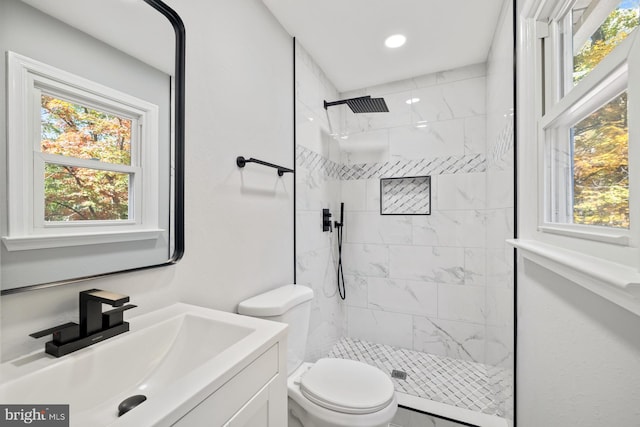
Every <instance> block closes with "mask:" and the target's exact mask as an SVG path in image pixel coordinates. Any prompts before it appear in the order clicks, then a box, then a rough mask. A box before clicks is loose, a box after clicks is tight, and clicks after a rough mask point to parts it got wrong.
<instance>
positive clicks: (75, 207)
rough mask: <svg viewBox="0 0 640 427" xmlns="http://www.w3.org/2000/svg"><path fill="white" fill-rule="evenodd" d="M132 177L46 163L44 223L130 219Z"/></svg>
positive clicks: (118, 173) (125, 174)
mask: <svg viewBox="0 0 640 427" xmlns="http://www.w3.org/2000/svg"><path fill="white" fill-rule="evenodd" d="M129 186H130V179H129V174H127V173H120V172H112V171H103V170H97V169H88V168H79V167H73V166H63V165H57V164H52V163H46V164H45V178H44V219H45V221H56V222H57V221H88V220H126V219H129Z"/></svg>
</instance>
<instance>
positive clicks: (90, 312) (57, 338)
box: [30, 289, 136, 357]
mask: <svg viewBox="0 0 640 427" xmlns="http://www.w3.org/2000/svg"><path fill="white" fill-rule="evenodd" d="M127 302H129V297H128V296H126V295H120V294H116V293H113V292H107V291H102V290H100V289H89V290H87V291H82V292H80V296H79V306H80V324H79V325H78V324H77V323H73V322H70V323H65V324H64V325H58V326H54V327H53V328H49V329H45V330H43V331H39V332H34V333H33V334H30V336H31V337H33V338H40V337H43V336H45V335H49V334H52V335H53V339H52V340H51V341H49V342H47V343H46V345H45V352H47V353H48V354H51V355H52V356H55V357H60V356H64V355H65V354H69V353H71V352H74V351H76V350H80V349H82V348H85V347H88V346H90V345H92V344H95V343H98V342H100V341H104V340H106V339H108V338H111V337H114V336H116V335H120V334H122V333H124V332H127V331H128V330H129V323H128V322H125V321H124V316H123V312H124V311H125V310H129V309H131V308H134V307H136V306H135V305H133V304H127V305H124V304H125V303H127ZM102 304H109V305H111V306H113V307H116V308H115V309H113V310H109V311H105V312H103V311H102Z"/></svg>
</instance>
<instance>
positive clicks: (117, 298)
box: [80, 289, 129, 307]
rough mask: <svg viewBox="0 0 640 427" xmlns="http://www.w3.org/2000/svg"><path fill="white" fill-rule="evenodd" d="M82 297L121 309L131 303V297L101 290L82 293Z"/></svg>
mask: <svg viewBox="0 0 640 427" xmlns="http://www.w3.org/2000/svg"><path fill="white" fill-rule="evenodd" d="M80 296H81V298H82V297H84V298H90V299H92V300H95V301H99V302H101V303H104V304H109V305H112V306H114V307H120V306H121V305H123V304H125V303H127V302H129V297H128V296H127V295H120V294H116V293H115V292H108V291H103V290H101V289H89V290H87V291H82V292H80Z"/></svg>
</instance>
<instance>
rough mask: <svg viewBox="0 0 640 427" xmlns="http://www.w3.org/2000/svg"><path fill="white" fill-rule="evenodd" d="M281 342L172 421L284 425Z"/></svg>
mask: <svg viewBox="0 0 640 427" xmlns="http://www.w3.org/2000/svg"><path fill="white" fill-rule="evenodd" d="M280 344H282V343H280ZM280 344H275V345H273V346H272V347H271V348H269V349H268V350H267V351H265V352H264V353H262V354H261V355H260V356H258V357H257V358H256V359H255V360H253V361H251V362H249V363H248V364H247V365H246V367H244V368H243V369H242V370H241V371H240V372H238V373H237V374H236V375H235V376H233V377H232V378H231V379H230V380H229V381H227V382H226V383H224V384H223V385H222V386H220V388H218V389H217V390H216V391H214V392H213V393H212V394H210V395H209V396H208V397H207V398H206V399H205V400H203V401H202V402H200V404H198V405H196V406H195V407H194V408H193V409H192V410H191V411H189V412H188V413H187V414H186V415H185V416H183V417H182V418H180V420H178V422H176V423H175V424H173V425H174V426H177V427H200V426H202V427H204V426H207V427H216V426H225V427H226V426H229V427H244V426H246V427H267V426H270V427H282V426H286V425H287V385H286V379H287V376H286V372H287V371H286V363H284V362H285V357H280V353H279V352H280V351H281V349H280V347H279V346H280ZM285 353H286V350H285Z"/></svg>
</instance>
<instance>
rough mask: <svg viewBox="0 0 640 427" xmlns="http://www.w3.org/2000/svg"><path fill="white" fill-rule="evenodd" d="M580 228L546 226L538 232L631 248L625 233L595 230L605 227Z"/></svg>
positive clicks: (540, 227) (539, 227)
mask: <svg viewBox="0 0 640 427" xmlns="http://www.w3.org/2000/svg"><path fill="white" fill-rule="evenodd" d="M578 227H579V226H574V227H562V226H558V225H550V224H545V225H540V226H538V230H539V231H542V232H544V233H551V234H558V235H560V236H567V237H575V238H578V239H586V240H593V241H596V242H603V243H611V244H612V245H620V246H629V236H627V235H625V234H623V233H620V232H612V231H610V230H603V231H601V232H598V231H594V229H598V228H601V229H602V228H604V227H593V226H590V227H589V230H583V229H580V228H578Z"/></svg>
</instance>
